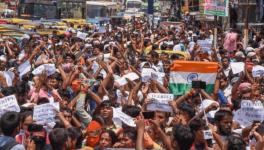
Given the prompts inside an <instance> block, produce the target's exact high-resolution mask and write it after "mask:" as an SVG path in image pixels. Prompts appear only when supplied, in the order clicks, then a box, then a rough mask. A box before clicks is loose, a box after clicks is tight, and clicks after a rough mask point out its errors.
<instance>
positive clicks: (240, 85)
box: [0, 18, 264, 150]
mask: <svg viewBox="0 0 264 150" xmlns="http://www.w3.org/2000/svg"><path fill="white" fill-rule="evenodd" d="M187 22H189V21H187ZM79 31H80V32H82V33H87V36H86V37H85V38H79V37H78V36H76V33H77V32H78V31H77V30H76V29H74V28H73V25H69V28H68V29H67V31H65V34H64V35H57V33H56V32H55V31H54V33H53V34H52V35H47V36H45V35H37V34H33V35H26V34H25V35H24V36H23V37H21V38H20V39H17V38H12V37H4V36H1V37H0V40H1V41H0V89H1V90H0V98H5V97H7V96H10V95H15V97H16V100H17V103H18V104H19V106H20V112H14V111H5V112H4V113H2V114H1V119H0V128H1V130H0V133H1V136H0V149H1V150H2V149H3V150H9V149H10V150H23V149H26V150H46V149H47V150H50V149H52V150H76V149H80V150H92V149H95V150H103V149H107V148H124V149H130V148H131V149H137V150H143V149H157V150H159V149H167V150H207V149H216V150H217V149H221V150H246V149H256V150H262V149H264V132H261V131H264V124H262V122H261V121H255V122H252V124H251V125H249V126H246V127H244V126H241V125H240V124H239V123H238V122H236V121H235V120H234V112H235V111H236V110H238V109H240V107H241V106H240V102H241V101H242V100H245V99H246V100H251V101H252V102H253V103H257V102H261V103H262V102H263V100H264V97H263V82H262V81H263V80H262V77H261V76H260V77H257V78H256V77H253V76H252V68H253V66H255V65H263V62H264V45H263V44H264V43H263V41H264V32H257V31H252V38H250V40H249V42H248V45H247V47H244V45H243V44H242V43H241V42H242V35H241V33H240V32H239V31H237V30H230V31H226V32H222V33H219V35H218V38H219V40H218V45H217V47H216V48H213V47H212V48H211V49H210V50H209V51H208V50H206V49H203V48H202V47H201V46H200V45H199V44H198V43H197V40H204V39H209V40H212V32H211V31H210V29H205V28H203V26H194V25H192V24H190V23H187V24H186V22H183V23H182V24H179V25H178V26H167V27H165V28H161V27H158V28H155V29H152V28H150V27H149V25H148V23H147V22H146V21H145V20H144V18H136V19H135V20H133V22H130V23H128V24H123V25H120V26H116V25H113V24H112V25H110V24H109V25H106V27H105V32H99V30H96V29H91V28H89V27H85V28H79ZM158 51H161V53H158ZM166 51H173V52H176V53H172V54H171V53H170V54H169V53H166ZM177 60H185V61H197V62H217V63H218V64H219V68H218V72H217V77H216V80H215V84H214V91H213V92H212V93H208V92H206V91H205V90H203V89H194V88H193V89H191V90H190V91H186V93H185V94H183V95H177V96H174V99H171V101H170V103H169V105H170V106H171V108H172V110H173V112H170V113H169V112H163V111H154V115H153V116H152V117H149V118H144V115H143V114H144V112H149V111H148V110H147V105H148V104H149V103H151V99H148V96H147V95H148V94H149V93H170V89H169V80H170V66H171V64H173V62H174V61H177ZM26 61H27V62H29V65H30V70H28V71H27V72H26V73H22V72H21V71H19V68H20V66H21V64H23V63H25V62H26ZM232 62H244V63H245V67H244V70H243V71H242V72H240V73H237V74H235V73H233V72H232V69H231V67H230V63H232ZM44 64H52V65H55V71H51V72H52V73H50V72H48V71H43V72H41V73H38V74H36V73H35V72H34V71H33V70H34V69H36V68H37V67H39V66H41V65H44ZM144 68H152V69H153V70H155V71H157V72H161V73H164V74H165V76H164V77H163V78H162V81H161V82H160V81H157V80H154V79H150V80H149V81H148V82H143V81H142V79H141V78H139V79H136V80H133V81H131V80H129V79H127V83H126V84H125V85H120V84H119V83H117V82H116V80H117V79H119V78H120V77H122V76H124V75H126V74H128V73H131V72H134V73H136V74H137V75H138V76H139V77H140V76H141V71H142V69H144ZM7 72H8V73H9V74H8V75H6V73H7ZM10 72H11V73H10ZM10 74H12V75H10ZM204 99H209V100H212V101H214V103H212V104H211V105H209V106H208V107H206V108H204V109H201V107H200V105H201V100H204ZM54 102H59V104H60V107H59V109H58V110H56V117H55V122H54V123H53V125H52V126H51V125H50V124H43V123H42V124H39V123H37V122H36V121H35V120H34V119H33V111H34V108H35V106H37V105H43V104H46V103H54ZM0 110H1V108H0ZM215 110H217V111H216V112H215V114H214V116H213V117H208V116H207V115H204V114H205V113H206V114H207V113H209V112H212V111H215ZM2 111H4V110H2ZM115 111H122V112H123V113H124V114H126V115H128V116H130V117H131V118H133V121H134V123H135V126H129V125H128V124H127V123H125V122H122V123H121V124H120V123H117V122H116V120H115V119H113V116H114V112H115ZM208 130H210V131H211V133H212V136H213V138H212V139H208V138H205V134H204V133H205V132H204V131H208Z"/></svg>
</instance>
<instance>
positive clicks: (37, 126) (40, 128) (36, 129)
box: [28, 124, 43, 132]
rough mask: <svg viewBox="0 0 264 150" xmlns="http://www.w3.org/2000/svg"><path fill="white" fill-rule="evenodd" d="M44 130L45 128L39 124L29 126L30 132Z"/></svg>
mask: <svg viewBox="0 0 264 150" xmlns="http://www.w3.org/2000/svg"><path fill="white" fill-rule="evenodd" d="M42 130H43V126H42V125H39V124H30V125H29V126H28V131H29V132H38V131H42Z"/></svg>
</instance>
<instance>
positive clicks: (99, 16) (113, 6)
mask: <svg viewBox="0 0 264 150" xmlns="http://www.w3.org/2000/svg"><path fill="white" fill-rule="evenodd" d="M117 8H118V5H117V3H115V2H109V1H86V20H87V22H88V23H91V24H95V25H102V24H104V23H107V22H109V21H110V17H111V16H115V15H116V13H117Z"/></svg>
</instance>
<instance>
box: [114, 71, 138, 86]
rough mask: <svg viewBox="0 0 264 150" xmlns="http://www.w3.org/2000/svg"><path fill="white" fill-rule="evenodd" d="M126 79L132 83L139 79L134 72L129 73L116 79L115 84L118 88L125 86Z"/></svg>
mask: <svg viewBox="0 0 264 150" xmlns="http://www.w3.org/2000/svg"><path fill="white" fill-rule="evenodd" d="M126 79H129V80H131V81H134V80H136V79H139V76H138V75H137V74H136V73H135V72H130V73H128V74H126V75H124V76H122V77H121V78H119V79H117V80H116V82H117V83H118V84H119V85H120V86H123V85H126V84H127V80H126Z"/></svg>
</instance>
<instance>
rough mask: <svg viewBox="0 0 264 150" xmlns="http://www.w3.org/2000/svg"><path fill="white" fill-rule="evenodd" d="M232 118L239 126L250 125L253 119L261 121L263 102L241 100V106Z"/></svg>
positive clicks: (263, 112)
mask: <svg viewBox="0 0 264 150" xmlns="http://www.w3.org/2000/svg"><path fill="white" fill-rule="evenodd" d="M234 120H235V121H237V122H238V123H239V124H240V126H241V127H247V126H250V125H251V124H252V123H253V122H254V121H260V122H262V121H263V120H264V107H263V104H262V103H261V102H260V101H256V102H252V101H250V100H242V101H241V108H240V109H238V110H237V111H236V112H235V113H234Z"/></svg>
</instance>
